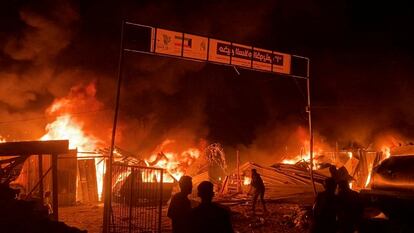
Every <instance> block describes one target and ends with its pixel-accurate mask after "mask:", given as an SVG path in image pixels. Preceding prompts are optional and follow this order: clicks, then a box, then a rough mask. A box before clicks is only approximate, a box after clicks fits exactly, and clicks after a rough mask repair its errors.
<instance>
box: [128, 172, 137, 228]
mask: <svg viewBox="0 0 414 233" xmlns="http://www.w3.org/2000/svg"><path fill="white" fill-rule="evenodd" d="M135 175H136V173H135V169H134V168H132V167H131V175H130V177H131V182H130V183H131V184H130V189H131V190H130V191H129V195H130V196H129V214H128V217H129V219H128V233H131V232H132V206H133V204H132V202H133V200H134V199H133V198H132V196H133V195H134V185H135Z"/></svg>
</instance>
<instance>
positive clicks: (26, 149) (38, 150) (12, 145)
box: [0, 140, 69, 156]
mask: <svg viewBox="0 0 414 233" xmlns="http://www.w3.org/2000/svg"><path fill="white" fill-rule="evenodd" d="M68 148H69V141H68V140H51V141H22V142H4V143H0V156H11V155H39V154H49V155H50V154H56V155H58V154H66V153H68Z"/></svg>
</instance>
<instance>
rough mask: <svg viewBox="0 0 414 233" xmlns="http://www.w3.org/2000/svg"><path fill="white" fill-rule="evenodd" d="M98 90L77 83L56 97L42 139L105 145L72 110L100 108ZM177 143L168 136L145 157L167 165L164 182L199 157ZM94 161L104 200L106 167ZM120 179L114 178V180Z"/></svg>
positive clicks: (83, 146)
mask: <svg viewBox="0 0 414 233" xmlns="http://www.w3.org/2000/svg"><path fill="white" fill-rule="evenodd" d="M95 94H96V88H95V85H94V84H93V83H92V84H89V85H87V86H76V87H74V88H72V89H71V92H70V93H69V95H68V96H67V97H63V98H59V99H56V100H55V101H54V102H53V104H52V105H51V106H50V107H49V108H48V109H47V110H46V114H47V115H50V116H55V120H54V121H53V122H51V123H49V124H48V125H47V126H46V134H45V135H43V136H42V137H41V138H40V140H58V139H68V140H69V147H70V149H77V150H78V152H94V151H97V150H98V149H99V147H102V146H103V145H102V144H103V143H102V141H101V140H100V139H99V138H98V137H95V136H94V135H92V134H90V133H89V134H88V133H86V131H85V122H84V121H82V119H81V118H80V117H75V116H74V114H73V113H74V112H76V110H78V109H79V108H81V109H82V108H84V109H90V108H91V106H92V108H95V110H96V109H99V108H100V107H101V106H102V105H101V104H100V103H99V102H98V101H97V100H96V99H95ZM78 111H79V110H78ZM174 143H175V141H174V140H168V139H167V140H165V141H164V142H163V143H162V144H161V145H160V146H158V148H157V149H156V150H155V152H154V153H153V154H152V155H151V156H149V158H148V159H145V163H146V164H147V166H151V167H157V168H163V169H165V171H166V172H165V173H164V176H163V182H166V183H172V182H174V181H177V180H179V179H180V178H181V176H183V175H184V174H185V173H186V169H187V168H188V167H189V166H190V165H191V164H193V162H194V161H195V160H196V159H197V158H199V157H200V151H199V150H198V149H197V148H188V149H185V150H183V151H181V152H177V151H176V150H173V149H171V148H170V147H171V145H173V144H174ZM82 155H83V154H82V153H78V159H82ZM95 165H96V179H97V185H98V195H99V200H101V199H102V190H103V177H104V171H105V167H104V163H102V161H101V159H99V158H95ZM129 173H130V172H129ZM129 173H128V172H126V173H125V174H122V175H121V176H119V177H118V179H121V180H123V179H125V178H126V177H128V175H129ZM121 180H115V184H117V183H119V182H121ZM142 180H143V181H144V182H159V181H160V180H161V177H160V172H157V171H154V172H153V174H144V173H143V174H142Z"/></svg>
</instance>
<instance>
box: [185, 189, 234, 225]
mask: <svg viewBox="0 0 414 233" xmlns="http://www.w3.org/2000/svg"><path fill="white" fill-rule="evenodd" d="M213 187H214V186H213V184H212V183H211V182H209V181H203V182H201V183H200V185H198V187H197V190H198V196H199V197H200V198H201V204H200V205H199V206H197V207H195V208H194V209H193V210H192V211H191V216H192V233H213V232H214V233H233V232H234V231H233V227H232V225H231V219H230V210H229V209H227V208H225V207H223V206H221V205H219V204H217V203H214V202H212V199H213V196H214V192H213Z"/></svg>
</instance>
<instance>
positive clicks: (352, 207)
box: [312, 176, 363, 233]
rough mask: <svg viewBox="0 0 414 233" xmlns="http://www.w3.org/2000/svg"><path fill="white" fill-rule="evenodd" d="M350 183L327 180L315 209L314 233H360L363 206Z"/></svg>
mask: <svg viewBox="0 0 414 233" xmlns="http://www.w3.org/2000/svg"><path fill="white" fill-rule="evenodd" d="M348 182H349V181H348V180H346V179H336V178H335V177H334V176H333V177H332V178H328V179H326V180H325V184H324V185H325V191H323V192H321V193H318V195H317V197H316V201H315V204H314V208H313V217H314V221H313V226H312V233H336V232H339V233H354V232H355V231H358V229H359V226H360V223H361V219H362V214H363V205H362V202H361V200H360V197H359V194H358V192H356V191H354V190H352V189H350V187H349V183H348Z"/></svg>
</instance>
